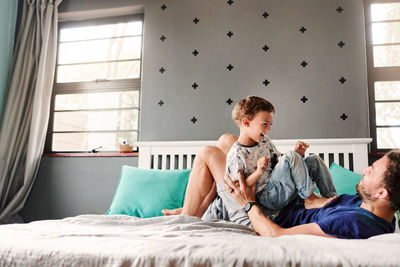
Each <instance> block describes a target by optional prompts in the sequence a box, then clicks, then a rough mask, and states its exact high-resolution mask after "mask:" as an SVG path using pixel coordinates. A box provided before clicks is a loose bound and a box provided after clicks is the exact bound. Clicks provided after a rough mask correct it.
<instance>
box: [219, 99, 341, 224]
mask: <svg viewBox="0 0 400 267" xmlns="http://www.w3.org/2000/svg"><path fill="white" fill-rule="evenodd" d="M274 112H275V109H274V106H273V105H272V104H271V103H270V102H268V101H267V100H265V99H263V98H260V97H256V96H249V97H246V98H245V99H243V100H241V101H239V102H238V103H237V104H236V105H235V107H234V109H233V111H232V119H233V120H234V121H235V123H236V124H237V125H238V127H239V129H240V135H239V138H238V140H237V142H235V143H234V144H233V145H232V147H231V149H230V151H229V152H228V155H227V158H226V174H227V175H229V177H230V178H231V179H232V180H234V181H235V180H238V179H237V173H238V171H241V172H242V173H243V176H244V178H245V181H246V184H247V185H248V186H252V185H254V184H256V198H257V202H258V203H260V204H261V205H262V206H264V207H266V208H268V209H270V210H275V211H277V210H279V209H281V208H283V207H284V206H286V205H287V204H288V203H289V202H291V201H292V200H293V199H294V198H296V197H300V198H302V199H304V204H305V207H306V208H313V206H315V205H321V204H323V203H325V202H328V201H330V200H331V199H330V198H333V197H335V196H336V191H335V188H334V186H333V184H332V181H331V179H330V177H328V176H329V175H330V174H329V170H328V169H327V167H326V166H325V164H324V163H323V161H322V160H321V159H319V157H316V156H312V157H307V158H306V159H303V158H302V156H304V152H305V151H306V149H307V148H308V145H307V144H305V143H303V142H298V143H297V144H296V147H295V150H294V151H290V152H287V153H285V154H282V155H281V153H280V152H279V151H278V150H277V148H276V147H275V145H274V144H273V143H272V141H271V139H270V138H269V137H268V136H267V135H266V134H267V133H268V132H269V131H270V128H271V125H272V120H273V115H274ZM307 165H310V166H307ZM308 168H310V170H312V173H311V176H312V177H310V175H309V172H308ZM313 181H315V182H316V183H317V185H318V188H319V190H320V192H321V195H322V196H323V197H326V198H318V197H317V196H316V195H314V191H315V189H316V188H317V186H316V184H315V183H314V182H313ZM217 193H218V195H219V196H220V197H221V198H222V202H223V204H224V206H225V208H226V210H227V211H228V215H229V220H230V221H232V222H237V223H240V224H245V225H250V220H249V219H248V216H247V214H246V212H245V211H244V210H243V209H242V207H241V206H240V205H239V204H238V203H237V202H236V200H235V199H234V198H233V197H232V196H231V195H230V194H229V193H228V192H226V191H225V189H224V187H223V185H222V184H221V183H218V184H217ZM265 213H267V214H269V215H272V216H273V213H271V212H268V211H266V212H265Z"/></svg>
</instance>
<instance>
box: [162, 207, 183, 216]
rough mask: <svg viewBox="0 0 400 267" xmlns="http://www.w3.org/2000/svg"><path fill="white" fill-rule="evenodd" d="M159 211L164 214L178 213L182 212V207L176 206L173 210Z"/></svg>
mask: <svg viewBox="0 0 400 267" xmlns="http://www.w3.org/2000/svg"><path fill="white" fill-rule="evenodd" d="M161 213H162V214H164V215H165V216H170V215H180V214H181V213H182V208H177V209H173V210H167V209H164V210H162V211H161Z"/></svg>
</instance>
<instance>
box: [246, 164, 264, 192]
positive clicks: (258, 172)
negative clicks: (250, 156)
mask: <svg viewBox="0 0 400 267" xmlns="http://www.w3.org/2000/svg"><path fill="white" fill-rule="evenodd" d="M268 162H269V158H267V157H262V158H260V159H259V160H258V161H257V170H255V171H254V172H253V173H252V174H250V175H249V176H248V177H247V178H246V180H245V181H246V184H247V186H250V187H251V186H253V185H255V183H256V182H257V180H258V178H260V176H261V175H262V174H263V173H264V171H265V169H266V168H267V166H268Z"/></svg>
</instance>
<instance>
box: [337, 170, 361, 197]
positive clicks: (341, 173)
mask: <svg viewBox="0 0 400 267" xmlns="http://www.w3.org/2000/svg"><path fill="white" fill-rule="evenodd" d="M329 171H330V172H331V175H332V179H333V184H334V185H335V188H336V192H337V193H338V195H342V194H356V193H357V191H356V184H358V182H359V181H361V179H362V175H361V174H358V173H355V172H352V171H350V170H348V169H346V168H343V167H342V166H340V165H338V164H336V163H332V165H331V167H329Z"/></svg>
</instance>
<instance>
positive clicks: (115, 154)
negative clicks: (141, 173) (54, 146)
mask: <svg viewBox="0 0 400 267" xmlns="http://www.w3.org/2000/svg"><path fill="white" fill-rule="evenodd" d="M138 156H139V152H124V153H120V152H111V153H100V152H99V153H43V157H49V158H70V157H82V158H100V157H138Z"/></svg>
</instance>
